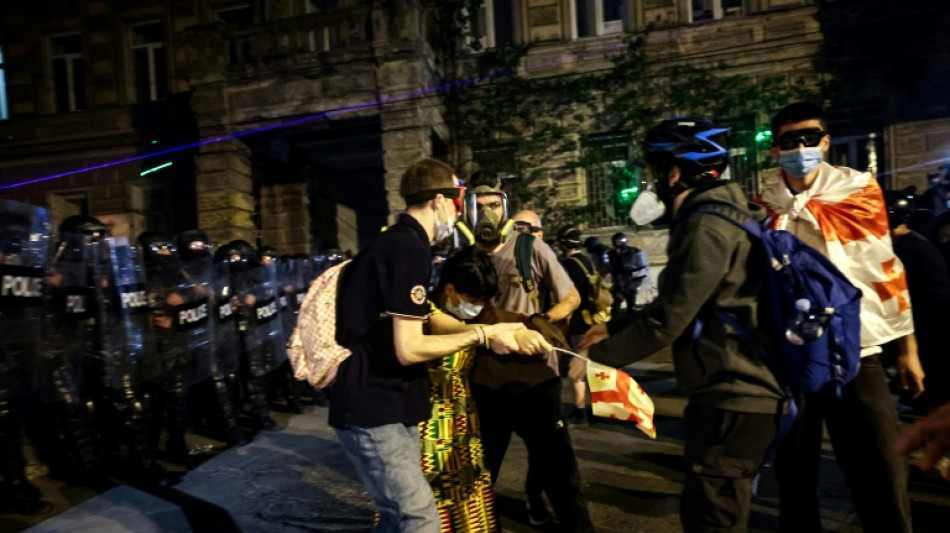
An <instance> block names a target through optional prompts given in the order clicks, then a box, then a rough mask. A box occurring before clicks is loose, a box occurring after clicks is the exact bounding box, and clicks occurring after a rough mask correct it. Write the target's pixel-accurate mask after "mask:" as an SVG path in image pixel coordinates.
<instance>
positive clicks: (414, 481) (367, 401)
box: [329, 159, 550, 533]
mask: <svg viewBox="0 0 950 533" xmlns="http://www.w3.org/2000/svg"><path fill="white" fill-rule="evenodd" d="M461 192H462V189H461V188H459V183H458V179H457V178H456V177H455V175H454V172H453V171H452V169H451V168H450V167H449V166H447V165H445V164H444V163H441V162H439V161H435V160H433V159H424V160H422V161H420V162H418V163H416V164H414V165H413V166H411V167H409V169H408V170H407V171H406V173H405V174H404V175H403V177H402V184H401V186H400V193H401V194H402V197H403V198H404V199H405V201H406V204H407V208H406V212H405V213H404V214H401V215H400V216H399V218H398V221H397V222H396V224H394V225H392V226H390V227H389V228H388V229H387V230H386V231H385V232H383V233H382V234H381V235H379V237H377V239H376V240H375V241H374V242H373V243H372V244H371V245H370V246H369V248H367V249H366V250H365V251H364V252H362V253H361V254H360V255H359V256H358V257H357V258H356V259H355V260H354V261H353V263H352V264H351V265H350V266H349V267H348V272H346V273H345V274H344V275H345V278H346V279H345V280H344V281H343V286H342V287H341V290H343V291H344V292H343V300H342V307H341V318H340V319H341V322H342V325H343V330H342V340H343V342H344V344H345V345H346V346H348V347H351V348H352V349H353V354H352V355H351V356H350V357H349V358H348V359H347V360H345V361H344V362H343V363H342V364H341V365H340V368H339V371H338V373H337V378H336V381H335V382H334V384H333V389H332V397H333V401H332V402H330V414H329V422H330V425H331V426H333V428H334V429H336V433H337V436H338V438H339V439H340V443H341V444H342V446H343V449H344V451H345V452H346V454H347V457H349V459H350V461H351V462H352V463H353V465H354V466H355V467H356V470H357V473H358V474H359V476H360V479H361V480H362V481H363V483H364V484H365V485H366V488H367V489H368V490H369V491H370V494H371V495H372V496H373V499H374V500H375V502H376V506H377V510H378V511H379V515H380V518H379V524H378V525H377V527H376V529H375V531H405V532H412V533H418V532H422V533H428V532H438V531H439V528H440V521H439V516H438V513H437V511H436V507H435V501H434V499H433V495H432V490H431V489H430V487H429V484H428V483H427V482H426V479H425V477H424V476H423V474H422V468H421V466H420V451H419V433H418V424H419V422H421V421H423V420H427V419H428V418H429V415H430V410H431V406H430V403H429V378H428V373H427V372H426V367H425V365H422V364H419V363H423V362H425V361H428V360H431V359H437V358H440V357H444V356H447V355H449V354H452V353H455V352H456V351H458V350H460V349H462V348H465V347H467V346H472V345H475V344H482V345H485V346H490V347H491V349H492V350H494V351H495V352H497V353H502V354H503V353H508V352H509V351H513V350H514V349H516V347H517V346H518V343H517V342H516V341H515V339H514V329H515V328H517V327H521V328H523V326H522V325H517V326H515V325H512V324H498V325H493V326H470V325H465V324H461V323H458V322H455V321H449V322H448V323H447V322H445V321H444V320H434V319H433V321H432V322H431V323H430V326H431V329H432V332H433V333H436V334H434V335H426V334H424V332H423V325H424V324H425V323H426V322H427V320H428V318H429V302H428V294H427V293H428V291H427V287H428V285H429V280H430V276H431V268H432V255H431V247H430V243H431V242H432V241H434V240H435V241H438V240H441V239H443V238H445V237H447V236H448V235H451V231H452V227H453V225H454V224H455V220H456V213H457V210H456V207H455V205H454V204H453V202H452V200H453V199H458V198H460V196H461ZM439 333H444V334H439ZM524 336H525V335H520V337H524ZM539 337H540V336H539ZM519 340H522V346H524V344H525V343H524V342H523V339H522V338H519ZM531 343H533V344H536V345H537V344H541V345H546V346H543V347H544V348H545V349H550V345H547V343H546V342H544V340H543V338H542V339H540V341H538V340H532V341H531V342H530V343H529V344H531ZM534 348H537V346H534ZM528 353H533V352H528Z"/></svg>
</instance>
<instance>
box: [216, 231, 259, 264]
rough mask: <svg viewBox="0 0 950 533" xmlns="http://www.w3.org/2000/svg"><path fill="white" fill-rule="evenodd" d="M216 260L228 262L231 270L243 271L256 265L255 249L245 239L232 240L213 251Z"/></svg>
mask: <svg viewBox="0 0 950 533" xmlns="http://www.w3.org/2000/svg"><path fill="white" fill-rule="evenodd" d="M214 258H215V260H216V261H222V262H225V263H228V264H229V265H230V267H231V272H244V271H246V270H249V269H251V268H254V267H256V266H258V262H257V251H256V250H255V249H254V247H253V246H251V244H250V243H249V242H247V241H243V240H240V239H238V240H233V241H231V242H229V243H227V244H224V245H222V246H221V247H220V248H218V250H217V251H215V254H214Z"/></svg>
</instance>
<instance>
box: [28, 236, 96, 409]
mask: <svg viewBox="0 0 950 533" xmlns="http://www.w3.org/2000/svg"><path fill="white" fill-rule="evenodd" d="M83 241H84V239H83V236H82V235H75V234H64V235H60V237H59V242H58V243H57V244H56V246H55V248H54V249H53V250H52V255H51V258H50V260H49V263H48V265H47V268H46V270H45V293H44V295H43V323H42V326H41V334H40V354H41V362H40V364H41V368H40V370H39V378H40V383H39V391H40V398H41V399H42V400H43V401H44V402H51V403H56V402H60V401H63V398H64V397H66V396H70V401H71V400H72V398H71V396H75V395H78V394H79V390H81V389H82V386H83V382H84V380H85V376H84V375H83V366H84V365H83V360H84V357H85V354H86V350H87V348H88V346H89V345H90V344H91V343H92V342H93V335H92V333H93V326H94V322H93V321H94V313H93V308H92V291H91V290H90V288H89V282H90V279H89V272H88V269H87V267H86V261H85V254H84V251H83V246H84V244H83Z"/></svg>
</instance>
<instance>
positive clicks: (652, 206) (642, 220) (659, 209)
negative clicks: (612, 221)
mask: <svg viewBox="0 0 950 533" xmlns="http://www.w3.org/2000/svg"><path fill="white" fill-rule="evenodd" d="M665 212H666V206H665V205H663V202H661V201H660V198H659V197H658V196H657V195H656V193H655V192H653V191H652V190H646V191H644V192H642V193H640V195H639V196H637V199H636V200H635V201H634V202H633V205H632V206H630V218H631V219H633V223H634V224H636V225H638V226H645V225H647V224H649V223H650V222H653V221H654V220H656V219H658V218H660V217H661V216H663V213H665Z"/></svg>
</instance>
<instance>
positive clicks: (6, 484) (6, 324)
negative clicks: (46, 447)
mask: <svg viewBox="0 0 950 533" xmlns="http://www.w3.org/2000/svg"><path fill="white" fill-rule="evenodd" d="M48 239H49V222H48V218H47V214H46V210H45V209H42V208H38V207H34V206H30V205H26V204H20V203H17V202H10V201H7V200H0V281H2V283H0V514H7V513H14V514H27V515H35V514H43V513H45V512H47V511H48V510H49V507H50V506H49V504H48V503H46V502H44V501H43V500H42V494H41V492H40V490H39V489H38V488H36V486H34V485H33V484H32V483H30V482H29V481H28V480H27V478H26V472H25V469H26V460H25V458H24V456H23V438H22V429H23V420H24V419H25V413H26V409H27V403H28V402H29V400H30V397H31V396H32V395H34V394H35V392H36V386H37V382H36V379H35V376H36V369H37V360H38V356H39V353H38V346H37V345H38V343H39V339H40V325H41V321H42V316H43V315H42V310H43V305H42V304H43V299H42V286H43V263H44V261H45V259H46V246H47V242H48Z"/></svg>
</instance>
